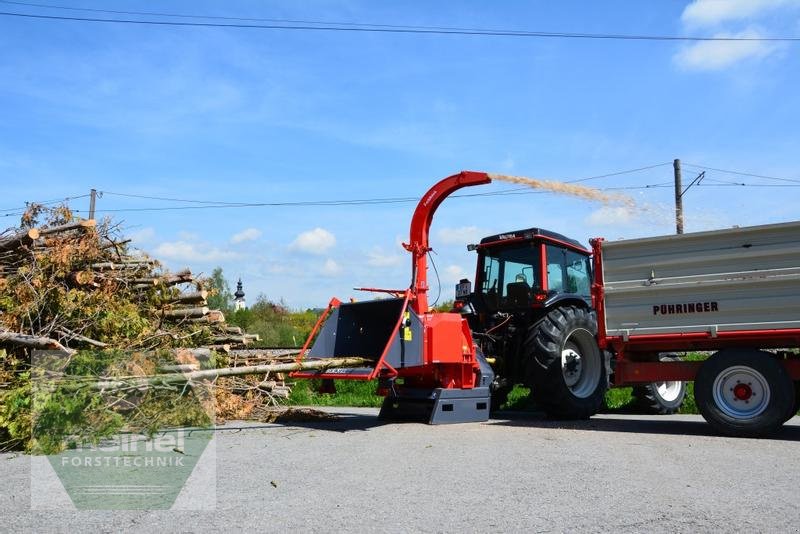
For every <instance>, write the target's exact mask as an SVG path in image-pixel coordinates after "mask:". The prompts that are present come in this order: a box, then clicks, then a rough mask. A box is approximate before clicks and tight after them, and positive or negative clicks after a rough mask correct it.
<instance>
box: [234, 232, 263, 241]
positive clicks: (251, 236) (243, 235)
mask: <svg viewBox="0 0 800 534" xmlns="http://www.w3.org/2000/svg"><path fill="white" fill-rule="evenodd" d="M259 237H261V230H259V229H258V228H245V229H244V230H242V231H241V232H239V233H236V234H233V235H232V236H231V243H243V242H245V241H254V240H256V239H258V238H259Z"/></svg>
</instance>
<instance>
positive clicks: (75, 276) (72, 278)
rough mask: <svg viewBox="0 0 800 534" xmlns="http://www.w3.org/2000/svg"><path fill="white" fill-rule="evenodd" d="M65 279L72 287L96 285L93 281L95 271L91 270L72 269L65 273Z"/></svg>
mask: <svg viewBox="0 0 800 534" xmlns="http://www.w3.org/2000/svg"><path fill="white" fill-rule="evenodd" d="M66 280H67V283H68V284H69V285H71V286H73V287H81V286H88V285H95V286H96V285H97V284H96V283H95V273H93V272H91V271H73V272H71V273H69V274H68V275H67V277H66Z"/></svg>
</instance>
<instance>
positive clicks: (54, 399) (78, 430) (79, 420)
mask: <svg viewBox="0 0 800 534" xmlns="http://www.w3.org/2000/svg"><path fill="white" fill-rule="evenodd" d="M32 393H33V396H32V398H33V407H32V408H33V414H34V417H33V428H32V440H31V443H30V449H31V451H32V452H34V453H36V454H54V453H57V452H60V451H62V450H63V449H64V448H65V447H74V446H75V445H76V444H79V443H92V444H97V443H98V442H99V441H100V440H101V439H103V438H105V437H109V436H112V435H113V434H114V433H116V432H118V431H119V430H120V429H121V428H122V427H123V418H122V416H121V415H120V414H118V413H115V412H114V411H112V410H107V409H104V400H103V398H102V397H101V396H100V395H98V394H96V393H94V392H90V391H77V392H76V391H69V392H67V391H63V390H58V389H56V390H55V391H47V390H37V389H36V388H35V389H34V391H33V392H32Z"/></svg>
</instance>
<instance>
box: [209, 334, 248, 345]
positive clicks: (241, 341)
mask: <svg viewBox="0 0 800 534" xmlns="http://www.w3.org/2000/svg"><path fill="white" fill-rule="evenodd" d="M211 341H213V342H214V343H215V344H217V345H221V344H231V345H249V344H250V343H252V342H253V340H252V339H248V338H247V337H246V336H214V337H212V338H211Z"/></svg>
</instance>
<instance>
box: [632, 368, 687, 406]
mask: <svg viewBox="0 0 800 534" xmlns="http://www.w3.org/2000/svg"><path fill="white" fill-rule="evenodd" d="M679 360H680V357H678V356H676V355H674V354H671V355H664V356H661V357H660V358H659V361H662V362H674V361H679ZM633 397H634V398H635V399H636V401H635V402H636V406H637V407H638V408H639V409H640V410H641V411H642V412H644V413H650V414H655V415H672V414H674V413H678V410H680V409H681V405H682V404H683V400H684V399H685V398H686V382H681V381H677V380H676V381H670V382H652V383H650V384H645V385H641V386H634V388H633Z"/></svg>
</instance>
